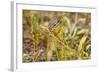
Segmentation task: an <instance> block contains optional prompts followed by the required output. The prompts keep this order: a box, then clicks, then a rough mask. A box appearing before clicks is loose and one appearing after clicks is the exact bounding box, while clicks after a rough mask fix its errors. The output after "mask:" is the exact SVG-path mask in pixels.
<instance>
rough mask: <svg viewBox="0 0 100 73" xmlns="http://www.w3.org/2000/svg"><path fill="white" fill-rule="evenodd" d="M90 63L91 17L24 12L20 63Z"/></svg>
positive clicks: (46, 12) (52, 12) (87, 15)
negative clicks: (82, 61)
mask: <svg viewBox="0 0 100 73" xmlns="http://www.w3.org/2000/svg"><path fill="white" fill-rule="evenodd" d="M88 59H91V14H90V13H84V12H83V13H80V12H56V11H33V10H23V62H24V63H30V62H41V61H64V60H88Z"/></svg>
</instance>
